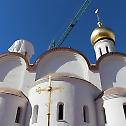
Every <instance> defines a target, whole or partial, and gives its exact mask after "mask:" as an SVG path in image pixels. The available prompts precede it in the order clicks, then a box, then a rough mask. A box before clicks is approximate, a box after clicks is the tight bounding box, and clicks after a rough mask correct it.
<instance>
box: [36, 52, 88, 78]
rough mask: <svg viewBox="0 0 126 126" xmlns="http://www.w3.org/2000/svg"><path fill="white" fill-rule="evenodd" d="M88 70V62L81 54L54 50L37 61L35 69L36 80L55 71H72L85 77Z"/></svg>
mask: <svg viewBox="0 0 126 126" xmlns="http://www.w3.org/2000/svg"><path fill="white" fill-rule="evenodd" d="M88 70H89V68H88V64H87V62H86V60H85V59H84V58H83V57H82V56H81V55H79V54H77V53H74V52H70V51H62V50H61V51H55V52H51V53H49V54H48V55H46V57H44V58H43V59H42V60H41V61H40V62H39V64H38V66H37V70H36V80H37V79H39V78H41V77H43V76H45V75H48V74H49V73H55V72H66V73H72V74H76V75H78V76H80V77H82V78H84V79H87V78H88Z"/></svg>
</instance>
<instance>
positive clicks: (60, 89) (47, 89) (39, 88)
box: [36, 75, 64, 94]
mask: <svg viewBox="0 0 126 126" xmlns="http://www.w3.org/2000/svg"><path fill="white" fill-rule="evenodd" d="M51 80H52V78H51V75H49V85H48V87H47V88H41V87H38V88H37V89H36V92H38V93H39V94H41V93H42V92H43V91H48V92H52V91H55V90H59V91H60V92H61V91H62V90H63V89H64V88H63V87H54V88H52V86H51Z"/></svg>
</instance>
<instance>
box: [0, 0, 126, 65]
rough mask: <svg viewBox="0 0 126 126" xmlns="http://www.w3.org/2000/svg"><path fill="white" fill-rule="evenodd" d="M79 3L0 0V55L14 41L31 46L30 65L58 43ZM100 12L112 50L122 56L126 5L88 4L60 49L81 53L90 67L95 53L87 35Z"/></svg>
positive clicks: (97, 0) (100, 0) (98, 0)
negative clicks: (110, 32) (113, 43)
mask: <svg viewBox="0 0 126 126" xmlns="http://www.w3.org/2000/svg"><path fill="white" fill-rule="evenodd" d="M82 2H83V0H0V45H1V46H0V52H1V53H4V52H7V49H8V48H9V47H10V46H11V44H12V43H13V42H14V41H15V40H17V39H20V38H21V39H26V40H29V41H31V42H32V43H33V45H34V48H35V55H34V56H33V58H32V62H34V61H35V59H36V58H37V57H38V56H39V55H41V54H42V53H43V52H44V51H46V50H47V49H48V46H49V44H50V41H51V40H53V39H56V40H58V39H59V37H60V36H61V35H62V33H63V32H64V31H65V28H66V27H67V25H68V24H69V22H70V21H71V19H72V18H73V17H74V15H75V13H76V12H77V10H78V9H79V7H80V5H81V4H82ZM97 8H99V9H100V17H101V19H102V22H103V25H104V26H107V27H110V28H111V29H112V30H113V31H114V32H115V35H116V50H117V51H119V52H123V53H125V52H126V44H125V41H126V40H125V38H126V32H125V29H126V13H125V12H126V1H122V2H119V1H116V0H92V3H91V5H90V6H89V8H88V9H87V11H86V13H84V14H83V15H82V16H81V18H80V20H79V22H78V23H77V24H76V26H75V27H74V29H73V30H72V32H71V33H70V35H69V36H68V38H67V39H66V40H65V42H64V45H63V47H69V46H71V47H72V48H74V49H76V50H79V51H81V52H82V53H83V54H84V55H85V56H87V57H88V59H89V61H90V62H91V63H95V53H94V50H93V47H92V45H91V43H90V35H91V32H92V30H93V29H94V28H95V27H97V26H96V23H97V21H96V16H95V14H94V11H95V10H96V9H97Z"/></svg>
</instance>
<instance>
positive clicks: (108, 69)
mask: <svg viewBox="0 0 126 126" xmlns="http://www.w3.org/2000/svg"><path fill="white" fill-rule="evenodd" d="M97 65H98V66H99V72H100V76H101V82H102V87H103V89H107V88H111V87H113V86H115V87H116V86H123V87H126V85H125V82H126V77H125V75H126V56H125V55H124V54H121V53H109V54H106V55H104V56H103V57H102V58H101V59H100V60H99V61H98V64H97Z"/></svg>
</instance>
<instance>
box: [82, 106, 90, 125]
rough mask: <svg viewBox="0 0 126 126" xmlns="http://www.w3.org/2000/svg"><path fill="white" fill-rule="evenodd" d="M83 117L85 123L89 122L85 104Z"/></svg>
mask: <svg viewBox="0 0 126 126" xmlns="http://www.w3.org/2000/svg"><path fill="white" fill-rule="evenodd" d="M83 119H84V122H85V123H89V111H88V107H87V106H86V105H84V106H83Z"/></svg>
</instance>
